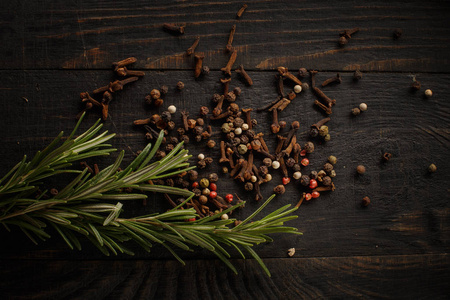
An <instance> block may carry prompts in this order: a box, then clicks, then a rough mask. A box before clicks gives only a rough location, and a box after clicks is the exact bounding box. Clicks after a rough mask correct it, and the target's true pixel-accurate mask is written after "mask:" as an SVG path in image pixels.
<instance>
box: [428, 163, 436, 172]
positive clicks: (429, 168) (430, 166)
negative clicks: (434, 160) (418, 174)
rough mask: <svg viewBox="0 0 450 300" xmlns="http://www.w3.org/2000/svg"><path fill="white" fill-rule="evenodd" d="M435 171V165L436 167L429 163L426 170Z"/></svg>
mask: <svg viewBox="0 0 450 300" xmlns="http://www.w3.org/2000/svg"><path fill="white" fill-rule="evenodd" d="M436 171H437V167H436V165H435V164H431V165H429V166H428V172H430V173H434V172H436Z"/></svg>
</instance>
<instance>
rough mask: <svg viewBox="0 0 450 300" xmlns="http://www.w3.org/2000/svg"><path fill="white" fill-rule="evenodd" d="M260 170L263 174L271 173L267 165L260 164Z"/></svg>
mask: <svg viewBox="0 0 450 300" xmlns="http://www.w3.org/2000/svg"><path fill="white" fill-rule="evenodd" d="M258 170H259V173H260V174H261V176H265V175H266V174H268V173H269V168H267V167H266V166H260V167H259V168H258Z"/></svg>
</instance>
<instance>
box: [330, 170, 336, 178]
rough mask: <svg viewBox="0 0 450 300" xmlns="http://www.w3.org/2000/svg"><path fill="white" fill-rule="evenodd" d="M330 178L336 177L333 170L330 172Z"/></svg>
mask: <svg viewBox="0 0 450 300" xmlns="http://www.w3.org/2000/svg"><path fill="white" fill-rule="evenodd" d="M330 177H332V178H333V177H336V171H335V170H331V172H330Z"/></svg>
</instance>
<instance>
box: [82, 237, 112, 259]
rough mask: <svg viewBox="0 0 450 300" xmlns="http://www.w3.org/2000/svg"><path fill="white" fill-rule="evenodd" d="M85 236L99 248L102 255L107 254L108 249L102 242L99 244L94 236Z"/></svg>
mask: <svg viewBox="0 0 450 300" xmlns="http://www.w3.org/2000/svg"><path fill="white" fill-rule="evenodd" d="M87 238H88V239H89V240H90V241H91V242H92V244H94V246H95V247H97V249H99V250H100V251H101V252H102V253H103V254H104V255H106V256H109V252H108V250H107V249H106V248H105V247H103V243H102V244H100V243H99V241H98V240H97V239H96V238H95V237H92V236H90V235H88V236H87Z"/></svg>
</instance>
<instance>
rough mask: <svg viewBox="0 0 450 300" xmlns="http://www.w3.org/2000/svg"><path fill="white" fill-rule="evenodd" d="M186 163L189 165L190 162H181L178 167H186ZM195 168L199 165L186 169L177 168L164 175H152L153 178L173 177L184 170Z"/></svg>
mask: <svg viewBox="0 0 450 300" xmlns="http://www.w3.org/2000/svg"><path fill="white" fill-rule="evenodd" d="M189 157H190V156H189ZM185 165H189V164H187V163H186V164H180V165H178V167H184V166H185ZM195 168H197V167H196V166H192V167H189V168H185V169H180V170H175V171H173V172H171V173H165V174H162V175H157V176H152V177H151V180H155V179H161V178H167V177H171V176H174V175H177V174H180V173H183V172H187V171H190V170H193V169H195Z"/></svg>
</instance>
